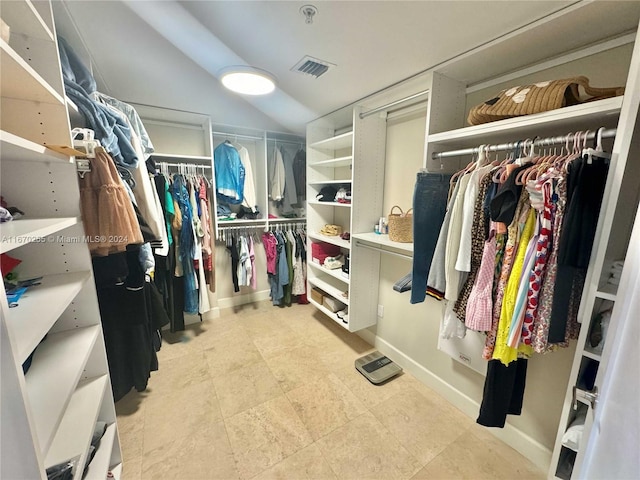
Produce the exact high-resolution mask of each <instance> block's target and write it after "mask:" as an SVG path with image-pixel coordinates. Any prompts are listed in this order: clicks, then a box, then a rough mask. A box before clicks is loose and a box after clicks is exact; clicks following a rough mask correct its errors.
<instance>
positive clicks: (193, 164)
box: [158, 162, 211, 168]
mask: <svg viewBox="0 0 640 480" xmlns="http://www.w3.org/2000/svg"><path fill="white" fill-rule="evenodd" d="M158 165H166V166H167V167H196V168H211V165H198V164H197V163H167V162H158Z"/></svg>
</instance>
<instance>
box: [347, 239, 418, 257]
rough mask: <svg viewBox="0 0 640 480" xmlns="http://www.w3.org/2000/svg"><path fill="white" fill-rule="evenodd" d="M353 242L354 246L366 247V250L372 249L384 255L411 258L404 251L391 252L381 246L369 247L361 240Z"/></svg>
mask: <svg viewBox="0 0 640 480" xmlns="http://www.w3.org/2000/svg"><path fill="white" fill-rule="evenodd" d="M355 243H356V246H358V247H362V248H366V249H367V250H373V251H374V252H379V253H384V254H386V255H393V256H395V257H400V258H404V259H405V260H413V256H411V255H406V254H404V253H396V252H392V251H391V250H385V249H383V248H378V247H371V246H369V245H366V244H364V243H362V242H358V241H357V240H356V242H355Z"/></svg>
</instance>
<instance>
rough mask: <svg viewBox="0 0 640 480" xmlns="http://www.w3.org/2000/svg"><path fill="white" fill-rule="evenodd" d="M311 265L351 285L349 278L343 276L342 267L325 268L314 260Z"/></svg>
mask: <svg viewBox="0 0 640 480" xmlns="http://www.w3.org/2000/svg"><path fill="white" fill-rule="evenodd" d="M309 266H311V267H312V268H313V269H314V270H317V271H318V272H322V273H324V274H326V275H331V276H332V277H334V278H337V279H338V280H340V281H341V282H344V283H346V284H347V285H349V279H348V278H346V277H343V276H342V269H340V268H336V269H335V270H329V269H328V268H325V267H323V266H321V265H318V264H317V263H314V262H311V263H309Z"/></svg>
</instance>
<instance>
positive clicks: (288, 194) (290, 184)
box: [280, 146, 298, 216]
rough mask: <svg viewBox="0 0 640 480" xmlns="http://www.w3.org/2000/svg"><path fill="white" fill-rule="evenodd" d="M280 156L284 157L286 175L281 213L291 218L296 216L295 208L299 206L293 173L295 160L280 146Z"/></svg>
mask: <svg viewBox="0 0 640 480" xmlns="http://www.w3.org/2000/svg"><path fill="white" fill-rule="evenodd" d="M280 154H281V156H282V163H283V165H284V174H285V180H284V193H283V198H282V206H281V207H280V212H281V213H282V215H283V216H291V215H293V214H294V211H293V207H294V206H295V205H297V204H298V191H297V189H296V181H295V176H294V173H293V158H292V157H291V155H289V154H288V153H287V152H286V150H285V149H284V147H283V146H280Z"/></svg>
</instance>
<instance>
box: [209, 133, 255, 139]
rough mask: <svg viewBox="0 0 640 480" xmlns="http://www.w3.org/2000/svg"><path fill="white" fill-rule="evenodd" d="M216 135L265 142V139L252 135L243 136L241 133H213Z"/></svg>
mask: <svg viewBox="0 0 640 480" xmlns="http://www.w3.org/2000/svg"><path fill="white" fill-rule="evenodd" d="M211 133H213V134H214V135H218V136H223V137H234V138H246V139H249V140H264V137H254V136H251V135H242V134H239V133H229V132H211Z"/></svg>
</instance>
